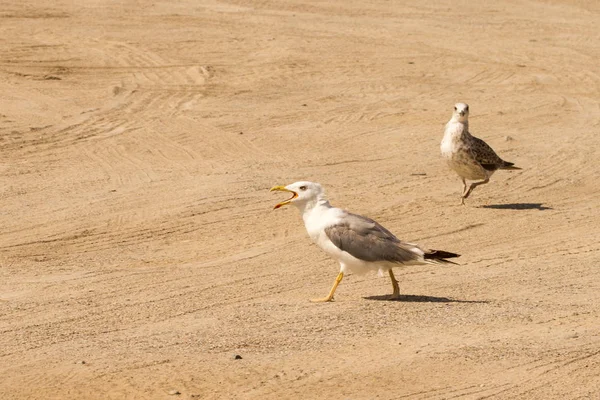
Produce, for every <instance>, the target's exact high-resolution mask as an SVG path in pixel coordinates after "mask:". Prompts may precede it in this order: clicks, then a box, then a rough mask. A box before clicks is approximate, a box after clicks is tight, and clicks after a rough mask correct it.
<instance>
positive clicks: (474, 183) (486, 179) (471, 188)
mask: <svg viewBox="0 0 600 400" xmlns="http://www.w3.org/2000/svg"><path fill="white" fill-rule="evenodd" d="M489 181H490V178H489V177H487V178H485V179H484V180H482V181H480V182H473V183H471V186H470V187H469V190H467V192H466V193H465V194H463V200H464V199H466V198H467V197H469V195H470V194H471V192H472V191H473V189H475V188H476V187H477V186H479V185H484V184H486V183H488V182H489Z"/></svg>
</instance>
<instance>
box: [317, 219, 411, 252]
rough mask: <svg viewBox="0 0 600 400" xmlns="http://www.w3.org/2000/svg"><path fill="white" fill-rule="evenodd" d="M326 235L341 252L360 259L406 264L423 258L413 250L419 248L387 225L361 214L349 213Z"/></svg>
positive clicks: (331, 227) (328, 230) (328, 228)
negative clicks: (404, 239)
mask: <svg viewBox="0 0 600 400" xmlns="http://www.w3.org/2000/svg"><path fill="white" fill-rule="evenodd" d="M325 234H326V235H327V237H328V238H329V240H331V241H332V242H333V244H334V245H336V246H337V247H338V248H339V249H340V250H343V251H345V252H348V253H350V254H351V255H353V256H354V257H356V258H358V259H359V260H363V261H371V262H373V261H389V262H396V263H406V262H409V261H417V260H422V259H423V257H422V256H421V255H420V254H418V253H415V252H414V251H412V250H411V249H415V248H417V247H416V246H414V245H411V244H408V243H402V242H401V241H400V240H399V239H398V238H397V237H396V236H394V235H393V234H392V233H391V232H390V231H388V230H387V229H385V228H384V227H383V226H381V225H380V224H378V223H377V222H375V221H373V220H372V219H370V218H367V217H363V216H361V215H356V214H351V213H347V214H346V215H345V216H344V217H343V218H342V220H341V221H340V223H338V224H336V225H332V226H329V227H327V228H325ZM419 250H420V249H419Z"/></svg>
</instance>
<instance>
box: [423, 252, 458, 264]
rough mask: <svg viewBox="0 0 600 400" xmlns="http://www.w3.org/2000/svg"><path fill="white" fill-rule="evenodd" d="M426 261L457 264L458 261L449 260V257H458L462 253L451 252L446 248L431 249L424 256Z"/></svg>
mask: <svg viewBox="0 0 600 400" xmlns="http://www.w3.org/2000/svg"><path fill="white" fill-rule="evenodd" d="M423 257H424V258H425V260H426V261H429V262H432V263H434V264H455V265H458V264H457V263H455V262H453V261H449V260H447V258H457V257H460V254H456V253H451V252H449V251H444V250H429V251H428V252H426V253H425V254H424V256H423Z"/></svg>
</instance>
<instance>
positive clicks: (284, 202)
mask: <svg viewBox="0 0 600 400" xmlns="http://www.w3.org/2000/svg"><path fill="white" fill-rule="evenodd" d="M276 191H277V192H290V193H292V197H290V198H289V199H287V200H285V201H282V202H281V203H277V205H275V207H273V209H274V210H276V209H278V208H279V207H283V206H285V205H287V204H290V203H291V202H292V200H294V199H295V198H296V197H298V193H296V192H294V191H293V190H290V189H286V187H285V186H273V187H272V188H271V190H270V192H276Z"/></svg>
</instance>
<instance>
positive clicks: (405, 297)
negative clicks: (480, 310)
mask: <svg viewBox="0 0 600 400" xmlns="http://www.w3.org/2000/svg"><path fill="white" fill-rule="evenodd" d="M363 299H365V300H378V301H398V302H402V303H484V304H485V303H489V301H487V300H457V299H451V298H448V297H436V296H419V295H414V294H401V295H400V296H398V297H397V298H395V299H392V298H391V296H390V295H389V294H388V295H379V296H365V297H363Z"/></svg>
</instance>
